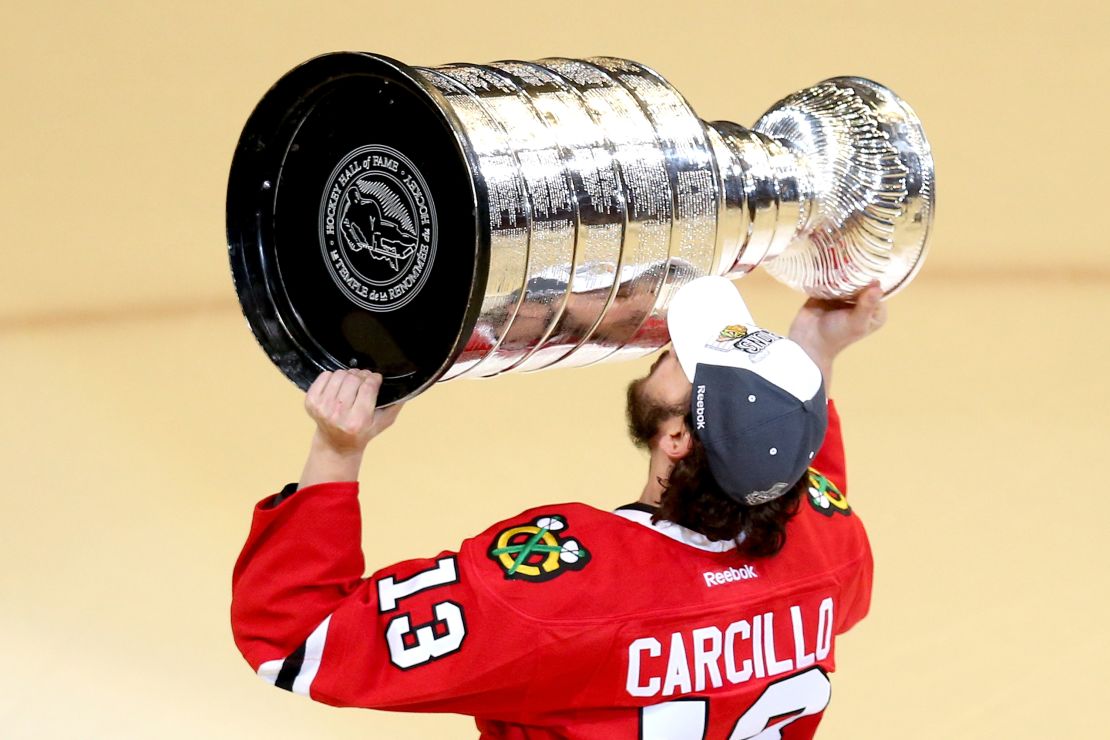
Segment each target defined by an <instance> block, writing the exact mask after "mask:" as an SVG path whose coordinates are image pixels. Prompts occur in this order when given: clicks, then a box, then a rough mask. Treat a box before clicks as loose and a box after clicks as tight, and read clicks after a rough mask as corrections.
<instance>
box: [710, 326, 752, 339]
mask: <svg viewBox="0 0 1110 740" xmlns="http://www.w3.org/2000/svg"><path fill="white" fill-rule="evenodd" d="M746 336H748V327H746V326H744V325H742V324H731V325H729V326H726V327H725V328H724V329H721V333H720V334H719V335H718V336H717V341H718V342H734V341H736V340H737V339H743V338H744V337H746Z"/></svg>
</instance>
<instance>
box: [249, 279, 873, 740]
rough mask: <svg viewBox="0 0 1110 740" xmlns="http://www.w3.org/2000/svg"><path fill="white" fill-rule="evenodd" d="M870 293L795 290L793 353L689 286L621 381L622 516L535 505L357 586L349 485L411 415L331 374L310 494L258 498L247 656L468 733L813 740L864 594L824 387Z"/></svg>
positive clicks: (869, 316) (864, 557) (863, 543)
mask: <svg viewBox="0 0 1110 740" xmlns="http://www.w3.org/2000/svg"><path fill="white" fill-rule="evenodd" d="M880 298H881V290H880V289H879V288H878V287H877V286H872V287H870V288H868V289H867V290H866V291H864V292H863V293H862V294H861V295H860V296H859V299H858V301H857V302H856V303H855V304H833V303H827V302H821V301H816V300H810V301H809V302H807V303H806V304H805V306H803V308H802V309H801V311H800V312H799V313H798V316H797V317H796V319H795V321H794V323H793V325H792V327H791V330H790V332H789V337H782V336H779V335H777V334H775V333H773V332H770V331H767V330H765V329H762V328H760V327H759V326H758V325H757V324H756V323H755V322H754V320H753V319H752V316H751V314H750V313H749V312H748V310H747V308H746V306H745V305H744V302H743V300H742V299H741V298H740V296H739V294H738V293H737V292H736V290H735V288H734V287H733V286H732V284H731V283H729V282H728V281H726V280H724V279H722V278H703V279H701V280H697V281H694V282H693V283H691V284H690V285H688V286H687V287H685V288H683V289H682V290H681V291H680V292H679V294H678V295H677V296H676V297H675V299H674V301H673V303H672V306H671V309H670V312H669V316H668V324H669V329H670V332H671V338H672V347H671V349H670V350H669V351H667V352H665V353H664V354H663V355H661V357H660V358H659V359H658V360H657V361H656V362H655V364H654V365H653V366H652V368H651V371H650V373H649V374H648V375H647V376H646V377H644V378H641V379H639V380H637V381H635V382H634V383H632V385H631V386H630V387H629V392H628V399H629V408H628V415H629V428H630V431H631V433H632V436H633V439H634V440H635V441H636V442H637V443H638V444H641V445H642V446H644V447H646V448H647V450H648V453H649V470H648V476H647V482H646V484H645V486H644V488H643V491H642V493H641V495H640V497H639V500H638V501H637V502H635V503H633V504H630V505H629V506H626V507H622V508H621V509H618V510H617V511H616V512H607V511H601V510H599V509H596V508H593V507H591V506H589V505H587V504H584V503H557V504H552V505H550V506H542V507H538V508H534V509H531V510H529V511H525V512H523V513H521V514H519V515H517V516H514V517H511V518H509V519H506V520H504V521H502V522H499V523H497V524H495V525H493V526H491V527H490V528H489V529H487V530H486V531H485V532H483V533H481V534H479V535H477V536H476V537H473V538H471V539H468V540H466V541H464V542H463V543H462V545H461V546H460V547H459V548H458V549H457V550H449V551H444V552H441V553H439V554H438V555H436V556H434V557H431V558H428V559H421V560H411V561H407V562H402V563H398V564H395V565H390V566H387V567H385V568H381V569H379V570H377V571H376V572H374V573H373V575H371V576H370V577H369V578H365V577H364V563H363V555H362V552H361V547H360V512H359V503H358V493H359V486H358V483H357V482H356V481H357V477H358V472H359V468H360V465H361V461H362V454H363V450H364V449H365V447H366V445H367V443H368V442H370V441H371V440H372V439H373V438H374V437H375V436H377V435H378V434H379V433H381V432H382V431H384V430H385V429H386V428H387V427H389V426H390V425H391V424H392V423H393V421H394V419H396V417H397V414H398V411H399V408H400V407H399V406H393V407H390V408H386V409H378V410H375V401H376V398H377V391H378V388H379V386H380V383H381V378H380V376H378V375H375V374H373V373H369V372H366V371H357V370H353V371H340V372H334V373H324V374H322V375H321V376H320V377H319V378H318V379H317V380H316V382H315V383H314V384H313V385H312V387H311V388H310V389H309V391H308V394H307V396H306V400H305V405H306V408H307V410H308V413H309V415H310V416H311V417H312V418H313V419H314V420H315V421H316V423H317V430H316V433H315V436H314V437H313V440H312V445H311V449H310V452H309V456H308V460H307V462H306V464H305V468H304V471H303V473H302V475H301V479H300V482H299V483H298V484H291V485H289V486H287V487H286V488H285V489H284V490H283V491H281V492H280V493H278V494H275V495H273V496H270V497H268V498H266V499H264V500H263V501H262V502H261V503H260V504H259V505H258V506H257V508H256V510H255V513H254V521H253V525H252V528H251V531H250V535H249V537H248V540H247V542H246V545H245V546H244V548H243V552H242V554H241V556H240V558H239V561H238V563H237V565H236V568H235V573H234V580H233V588H234V594H233V603H232V626H233V630H234V635H235V640H236V644H237V645H238V647H239V649H240V651H241V652H242V653H243V655H244V657H245V658H246V659H247V661H248V662H249V663H250V665H251V666H252V668H254V670H255V671H256V672H257V673H258V675H259V676H260V677H261V678H262V679H263V680H265V681H266V682H268V683H271V684H273V685H275V686H277V687H279V688H283V689H286V690H289V691H293V692H295V693H299V694H303V695H306V696H309V697H311V698H312V699H315V700H317V701H321V702H325V703H328V704H334V705H339V706H361V707H371V708H377V709H391V710H403V711H422V712H427V711H432V712H456V713H464V714H469V715H472V716H474V717H475V719H476V722H477V725H478V728H479V730H480V732H481V736H482V737H483V738H533V739H545V740H553V739H554V738H575V739H583V740H584V739H594V738H596V739H605V740H610V739H613V738H668V739H669V740H684V739H685V738H691V739H699V738H708V739H709V740H717V739H722V740H723V739H726V738H727V739H728V740H742V739H744V738H759V739H760V740H771V739H773V738H786V739H787V740H794V739H797V738H810V737H812V736H813V733H814V731H815V729H816V726H817V723H818V722H819V721H820V718H821V715H822V713H823V711H824V709H825V707H826V706H827V704H828V701H829V696H830V683H829V673H830V672H832V671H833V670H834V667H835V647H836V636H837V635H838V634H840V633H842V632H844V631H845V630H847V629H848V628H850V627H851V626H852V625H853V624H855V623H856V622H857V621H858V620H859V619H861V618H862V617H863V616H864V615H865V614H866V612H867V609H868V604H869V600H870V592H871V552H870V548H869V546H868V542H867V537H866V534H865V533H864V530H863V528H862V525H861V524H860V522H859V519H858V517H857V516H856V515H855V513H854V512H853V511H852V509H851V507H850V506H849V505H848V502H847V499H846V498H845V493H846V479H845V465H844V453H843V447H842V444H841V436H840V423H839V418H838V415H837V412H836V408H835V406H834V405H833V404H832V403H830V402H827V400H826V393H827V389H828V385H829V381H830V379H831V371H832V363H833V360H834V358H835V357H836V356H837V355H838V354H839V353H840V352H841V351H842V350H843V349H844V348H845V347H847V346H849V345H850V344H852V343H853V342H855V341H857V340H858V339H861V338H862V337H864V336H867V335H868V334H870V333H871V332H872V331H874V330H875V329H877V328H878V327H880V326H881V325H882V324H883V323H884V321H885V307H884V306H883V304H881V303H880Z"/></svg>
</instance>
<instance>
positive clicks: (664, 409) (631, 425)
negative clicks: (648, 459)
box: [625, 373, 687, 449]
mask: <svg viewBox="0 0 1110 740" xmlns="http://www.w3.org/2000/svg"><path fill="white" fill-rule="evenodd" d="M650 377H651V375H650V373H649V374H648V375H645V376H644V377H642V378H638V379H636V380H633V381H632V382H631V383H629V384H628V391H627V402H626V405H625V418H626V419H627V420H628V435H629V436H630V437H632V442H633V444H635V445H636V446H637V447H643V448H645V449H646V448H647V447H648V446H649V445H650V444H651V440H652V439H654V438H655V435H656V433H657V432H658V431H659V425H660V424H662V423H663V422H664V421H666V420H667V419H670V418H671V417H672V416H685V415H686V413H687V408H686V405H685V404H683V405H678V406H668V405H666V404H664V403H660V402H659V401H657V400H655V399H653V398H650V397H648V394H647V393H645V392H644V383H646V382H647V379H648V378H650Z"/></svg>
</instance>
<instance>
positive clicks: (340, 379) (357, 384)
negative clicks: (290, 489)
mask: <svg viewBox="0 0 1110 740" xmlns="http://www.w3.org/2000/svg"><path fill="white" fill-rule="evenodd" d="M381 385H382V376H381V375H378V374H377V373H372V372H370V371H369V370H337V371H335V372H323V373H321V374H320V376H319V377H318V378H316V380H315V381H314V382H313V383H312V386H311V387H310V388H309V389H308V393H307V394H306V395H305V399H304V407H305V410H306V411H307V412H308V415H309V416H310V417H312V420H313V421H315V422H316V434H315V435H314V436H313V438H312V447H311V449H310V450H309V454H308V460H307V461H306V462H305V467H304V472H303V473H301V481H300V486H299V487H300V488H305V487H307V486H311V485H315V484H317V483H325V482H334V481H352V480H356V479H357V478H358V471H359V468H360V467H361V466H362V454H363V452H364V451H365V449H366V445H367V443H369V442H370V440H371V439H373V438H374V437H376V436H378V435H379V434H381V433H382V432H383V431H385V430H386V429H388V428H389V427H390V425H392V424H393V422H394V420H396V418H397V415H398V414H399V413H400V411H401V406H402V404H395V405H393V406H390V407H389V408H385V409H376V408H375V404H376V403H377V401H378V390H379V389H380V388H381Z"/></svg>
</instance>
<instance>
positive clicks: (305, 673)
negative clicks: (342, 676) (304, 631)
mask: <svg viewBox="0 0 1110 740" xmlns="http://www.w3.org/2000/svg"><path fill="white" fill-rule="evenodd" d="M329 622H331V615H330V614H329V615H328V618H327V619H325V620H324V621H323V622H320V626H319V627H317V628H316V629H314V630H313V631H312V634H311V635H309V636H308V640H307V641H306V642H305V646H304V664H303V665H302V666H301V672H300V673H299V674H297V678H296V679H295V680H294V681H293V693H294V694H300V695H301V696H308V690H309V688H311V687H312V682H313V681H314V680H316V672H317V671H319V670H320V660H321V659H322V658H323V657H324V642H325V641H326V640H327V637H328V623H329Z"/></svg>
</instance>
